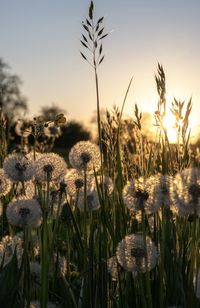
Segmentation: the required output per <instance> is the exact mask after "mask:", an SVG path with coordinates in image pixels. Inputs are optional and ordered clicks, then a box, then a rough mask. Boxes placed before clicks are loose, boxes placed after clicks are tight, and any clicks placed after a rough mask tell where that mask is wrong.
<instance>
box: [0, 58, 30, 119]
mask: <svg viewBox="0 0 200 308" xmlns="http://www.w3.org/2000/svg"><path fill="white" fill-rule="evenodd" d="M9 68H10V67H9V66H8V65H7V64H6V63H5V62H4V61H3V60H2V59H1V58H0V108H1V109H2V110H3V112H4V113H5V114H6V116H7V117H8V118H9V119H10V120H11V121H12V120H13V119H14V118H15V119H16V118H17V117H19V116H20V115H21V114H22V113H25V112H26V111H27V110H28V107H27V102H26V99H25V98H24V97H23V96H22V94H21V90H20V86H21V84H22V82H21V80H20V78H19V76H17V75H12V74H10V73H9V71H8V70H9Z"/></svg>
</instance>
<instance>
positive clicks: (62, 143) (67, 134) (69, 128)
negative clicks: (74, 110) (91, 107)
mask: <svg viewBox="0 0 200 308" xmlns="http://www.w3.org/2000/svg"><path fill="white" fill-rule="evenodd" d="M61 131H62V135H61V136H60V137H59V138H57V139H56V140H55V147H59V148H62V147H64V148H66V149H67V150H69V149H70V148H71V147H72V146H73V145H74V144H75V143H77V142H78V141H81V140H90V139H91V134H90V132H89V130H87V129H86V128H85V127H84V126H83V125H82V124H81V123H79V122H77V121H74V120H73V121H69V122H67V123H66V124H65V125H63V126H61Z"/></svg>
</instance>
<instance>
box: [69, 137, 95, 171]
mask: <svg viewBox="0 0 200 308" xmlns="http://www.w3.org/2000/svg"><path fill="white" fill-rule="evenodd" d="M69 161H70V164H71V165H72V167H73V168H75V169H78V170H87V171H88V172H93V169H95V170H96V171H98V170H99V169H100V166H101V156H100V150H99V147H98V146H97V145H96V144H94V143H92V142H90V141H80V142H78V143H76V144H75V145H74V146H73V147H72V149H71V150H70V153H69Z"/></svg>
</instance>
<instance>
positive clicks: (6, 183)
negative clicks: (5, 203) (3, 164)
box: [0, 169, 12, 197]
mask: <svg viewBox="0 0 200 308" xmlns="http://www.w3.org/2000/svg"><path fill="white" fill-rule="evenodd" d="M11 187H12V184H11V181H10V180H9V179H8V178H6V175H5V172H4V170H3V169H0V197H2V196H6V195H7V194H8V193H9V191H10V190H11Z"/></svg>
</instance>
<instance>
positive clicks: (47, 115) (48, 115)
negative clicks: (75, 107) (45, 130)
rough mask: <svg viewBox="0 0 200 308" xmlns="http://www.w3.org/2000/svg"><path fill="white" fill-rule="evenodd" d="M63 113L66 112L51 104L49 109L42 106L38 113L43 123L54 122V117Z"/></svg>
mask: <svg viewBox="0 0 200 308" xmlns="http://www.w3.org/2000/svg"><path fill="white" fill-rule="evenodd" d="M60 113H64V114H66V111H65V110H64V109H62V108H60V107H58V106H56V105H54V104H52V105H51V106H50V107H49V106H43V107H42V108H41V111H40V117H41V119H42V120H43V121H44V122H48V121H54V120H55V117H56V115H58V114H60Z"/></svg>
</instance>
